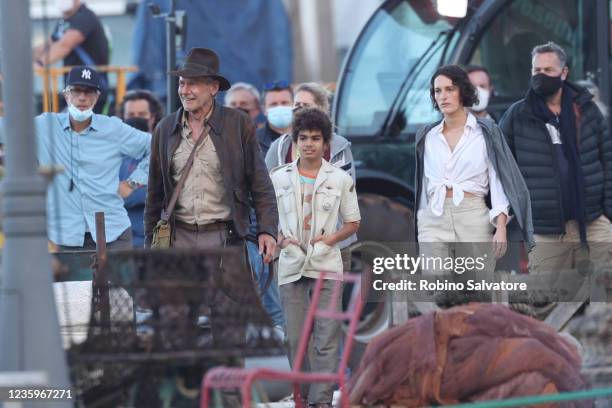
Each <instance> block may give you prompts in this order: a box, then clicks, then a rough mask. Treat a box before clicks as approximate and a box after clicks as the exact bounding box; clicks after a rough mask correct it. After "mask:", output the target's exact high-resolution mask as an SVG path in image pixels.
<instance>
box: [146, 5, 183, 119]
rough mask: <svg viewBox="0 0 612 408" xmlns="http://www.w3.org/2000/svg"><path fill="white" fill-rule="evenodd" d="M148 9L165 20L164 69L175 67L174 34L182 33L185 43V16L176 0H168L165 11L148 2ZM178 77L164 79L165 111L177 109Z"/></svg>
mask: <svg viewBox="0 0 612 408" xmlns="http://www.w3.org/2000/svg"><path fill="white" fill-rule="evenodd" d="M149 10H150V11H151V14H152V15H153V17H154V18H163V19H164V21H165V22H166V71H167V72H168V71H173V70H175V69H176V36H177V34H179V33H180V34H181V35H182V38H183V40H182V45H183V46H184V45H185V41H184V36H185V32H186V31H185V30H187V28H186V27H185V21H186V16H185V13H184V11H179V12H177V11H176V0H170V2H169V9H168V12H167V13H162V12H161V8H160V7H159V6H158V5H157V4H155V3H149ZM177 19H178V20H180V23H181V28H180V31H179V30H178V25H177ZM177 89H178V79H177V78H176V77H175V76H173V75H168V79H167V81H166V113H171V112H174V111H176V110H177V109H178V97H177V94H176V93H177Z"/></svg>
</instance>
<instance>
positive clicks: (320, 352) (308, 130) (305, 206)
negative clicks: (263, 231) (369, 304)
mask: <svg viewBox="0 0 612 408" xmlns="http://www.w3.org/2000/svg"><path fill="white" fill-rule="evenodd" d="M331 135H332V133H331V122H330V120H329V117H328V116H327V114H326V113H325V112H323V111H322V110H319V109H316V108H307V109H301V110H300V111H299V112H297V113H296V114H295V116H294V119H293V125H292V137H293V139H294V141H295V142H296V143H297V147H298V150H299V153H300V154H299V159H298V160H296V161H294V162H293V163H290V164H286V165H284V166H280V167H277V168H276V169H274V170H273V171H272V175H271V176H272V183H273V184H274V189H275V192H276V199H277V202H278V209H279V220H280V229H279V231H280V232H279V237H278V242H279V246H280V248H281V254H280V260H279V267H278V283H279V286H280V293H281V301H282V304H283V309H284V313H285V323H286V328H287V339H288V344H289V359H290V361H291V362H293V360H294V358H295V353H296V351H297V346H298V342H299V338H300V334H301V331H302V327H303V325H304V319H305V314H306V313H305V311H306V310H308V307H309V305H310V294H311V291H312V288H313V287H314V283H315V279H316V278H317V277H318V276H319V272H321V271H326V272H333V273H334V275H333V276H330V278H329V279H334V280H342V276H343V267H342V259H341V256H340V249H339V248H338V242H340V241H342V240H344V239H346V238H347V237H349V236H351V235H352V234H354V233H356V232H357V230H358V228H359V221H360V219H361V218H360V215H359V205H358V202H357V193H356V192H355V185H354V183H353V179H352V178H351V176H349V175H348V173H346V172H345V171H344V170H342V169H339V168H337V167H335V166H332V165H331V164H329V163H328V162H327V161H326V160H324V159H323V153H324V152H325V149H329V142H330V139H331ZM339 217H341V218H342V220H343V221H344V223H343V224H342V226H341V228H339V229H338V227H337V226H338V218H339ZM332 287H333V282H326V283H325V284H324V287H323V291H322V292H321V304H320V305H319V307H324V306H326V305H327V304H328V302H330V301H331V297H332ZM338 295H339V296H340V294H338ZM337 304H338V307H339V308H340V307H341V304H342V302H341V300H340V299H337ZM340 336H341V327H340V322H338V321H332V320H329V319H320V318H317V319H315V323H314V329H313V337H312V341H313V342H314V344H312V345H311V347H309V348H308V358H307V359H306V360H305V363H304V369H305V370H308V369H310V370H312V371H315V372H334V371H335V370H336V369H337V363H338V358H337V356H338V349H339V347H340ZM333 388H334V384H315V385H312V386H310V387H309V392H308V401H309V403H310V404H311V406H315V407H321V408H324V407H331V400H332V394H333ZM306 390H308V387H304V389H303V392H304V394H303V395H306Z"/></svg>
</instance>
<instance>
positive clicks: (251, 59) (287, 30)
mask: <svg viewBox="0 0 612 408" xmlns="http://www.w3.org/2000/svg"><path fill="white" fill-rule="evenodd" d="M148 3H149V2H148V1H143V2H141V3H140V5H139V6H138V10H137V13H136V24H135V28H134V36H133V52H132V54H133V63H134V65H137V66H139V67H140V71H139V72H138V73H137V74H135V75H133V76H132V77H131V79H130V81H129V84H128V88H129V89H134V88H144V89H149V90H151V91H153V92H154V93H155V94H156V95H158V96H159V97H160V98H165V96H166V71H167V70H166V26H165V22H164V19H163V18H153V16H152V15H151V12H150V10H149V8H148ZM154 3H156V4H158V5H159V6H160V8H161V10H162V12H167V11H168V10H169V7H170V0H157V1H155V2H154ZM176 10H185V11H186V13H187V47H186V50H189V49H190V48H192V47H206V48H211V49H213V50H215V52H216V53H217V54H219V57H220V58H221V69H220V70H221V73H222V74H223V75H224V76H225V77H226V78H227V79H229V80H230V82H232V83H234V82H238V81H244V82H248V83H250V84H253V85H254V86H255V87H256V88H258V89H261V88H262V86H263V84H265V83H266V82H271V81H276V80H287V81H291V80H292V68H293V66H292V63H293V53H292V34H291V26H290V23H289V18H288V16H287V12H286V10H285V7H284V5H283V3H282V0H223V1H219V0H177V1H176ZM185 54H186V52H183V51H180V50H179V51H177V62H178V63H180V62H182V60H183V59H184V57H185Z"/></svg>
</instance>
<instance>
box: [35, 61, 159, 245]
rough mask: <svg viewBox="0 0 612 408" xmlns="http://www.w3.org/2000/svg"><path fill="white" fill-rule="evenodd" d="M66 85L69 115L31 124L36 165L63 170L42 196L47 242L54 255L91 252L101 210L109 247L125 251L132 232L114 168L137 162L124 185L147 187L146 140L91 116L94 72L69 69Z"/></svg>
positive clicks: (113, 121) (96, 83) (96, 87)
mask: <svg viewBox="0 0 612 408" xmlns="http://www.w3.org/2000/svg"><path fill="white" fill-rule="evenodd" d="M66 82H67V86H66V88H65V89H64V97H65V99H66V104H67V105H68V109H67V110H68V112H63V113H43V114H42V115H39V116H37V117H36V119H35V125H36V139H37V149H38V152H37V153H38V162H39V164H40V165H41V166H56V165H59V166H61V167H63V171H62V172H60V173H58V174H56V175H55V176H54V177H53V179H52V181H51V183H50V185H49V189H48V191H47V214H48V216H47V223H48V224H47V225H48V228H47V233H48V236H49V240H50V241H51V242H52V243H53V244H55V245H57V247H58V248H59V250H69V251H74V250H83V249H85V250H91V249H95V247H96V242H95V241H96V223H95V213H96V212H98V211H103V212H104V218H105V224H106V242H107V246H108V248H110V249H129V248H131V247H132V230H131V228H130V219H129V217H128V214H127V212H126V210H125V208H124V206H123V199H122V198H121V196H120V195H119V194H118V192H117V191H118V189H119V177H118V175H119V168H120V166H121V162H122V160H123V156H124V155H126V156H130V157H133V158H134V159H137V160H140V163H139V165H138V167H137V168H136V169H135V170H134V172H133V173H132V174H131V176H130V180H129V181H130V182H133V183H134V184H136V185H140V184H147V178H148V171H149V154H150V146H151V135H150V134H149V133H146V132H141V131H139V130H136V129H135V128H133V127H131V126H128V125H126V124H125V123H123V122H122V121H121V120H120V119H119V118H116V117H108V116H105V115H99V114H96V113H93V107H94V105H95V104H96V102H97V101H98V98H99V96H100V78H99V75H98V73H97V72H96V71H95V70H94V69H93V68H91V67H87V66H80V67H75V68H73V69H72V70H71V71H70V73H69V74H68V77H67V81H66Z"/></svg>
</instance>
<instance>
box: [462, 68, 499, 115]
mask: <svg viewBox="0 0 612 408" xmlns="http://www.w3.org/2000/svg"><path fill="white" fill-rule="evenodd" d="M465 72H467V73H468V76H469V78H470V82H471V83H472V85H474V86H475V87H476V92H477V93H478V103H477V104H476V105H472V106H471V107H470V111H471V112H472V113H473V114H474V116H476V117H478V118H481V119H490V120H492V121H494V122H497V121H496V120H495V118H494V117H493V116H491V114H490V113H489V112H487V108H488V106H489V102H490V101H491V97H492V96H493V84H492V83H491V75H490V74H489V71H488V70H487V69H486V68H485V67H483V66H481V65H468V66H467V67H465Z"/></svg>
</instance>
